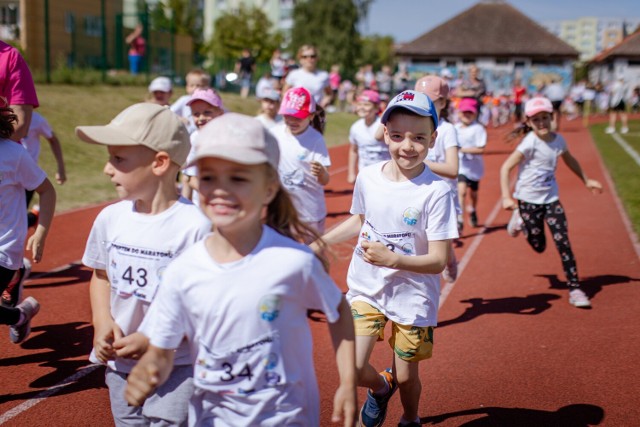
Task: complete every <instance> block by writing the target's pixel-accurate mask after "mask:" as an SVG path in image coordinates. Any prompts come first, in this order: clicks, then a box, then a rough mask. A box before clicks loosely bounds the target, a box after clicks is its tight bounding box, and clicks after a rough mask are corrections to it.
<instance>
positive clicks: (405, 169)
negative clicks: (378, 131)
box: [384, 112, 436, 179]
mask: <svg viewBox="0 0 640 427" xmlns="http://www.w3.org/2000/svg"><path fill="white" fill-rule="evenodd" d="M384 140H385V143H386V144H387V145H388V146H389V153H390V154H391V158H392V159H393V160H394V163H395V164H396V165H397V167H398V168H399V169H400V170H401V171H402V173H403V175H405V176H407V177H408V178H409V179H411V178H413V177H415V176H417V175H419V174H420V173H422V171H423V170H424V167H425V166H424V163H423V162H424V159H426V158H427V153H428V152H429V148H431V147H433V144H434V143H435V140H436V133H435V132H434V126H433V120H432V119H431V117H422V116H417V115H414V114H408V113H403V112H400V113H395V114H391V116H390V117H389V120H388V121H387V124H386V127H385V130H384Z"/></svg>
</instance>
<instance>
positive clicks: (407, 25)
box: [361, 0, 640, 42]
mask: <svg viewBox="0 0 640 427" xmlns="http://www.w3.org/2000/svg"><path fill="white" fill-rule="evenodd" d="M476 3H478V1H477V0H439V1H434V0H374V1H373V3H372V4H371V6H370V9H369V18H368V20H367V22H366V23H364V24H363V25H362V28H361V31H362V32H363V33H364V34H365V35H369V34H380V35H391V36H393V37H394V38H395V40H396V42H408V41H411V40H413V39H414V38H416V37H418V36H420V35H422V34H423V33H425V32H427V31H429V30H430V29H432V28H434V27H436V26H437V25H440V24H441V23H443V22H444V21H446V20H448V19H450V18H452V17H454V16H455V15H457V14H459V13H460V12H462V11H464V10H466V9H468V8H470V7H471V6H473V5H474V4H476ZM508 3H509V4H511V5H512V6H513V7H515V8H516V9H518V10H520V12H522V13H524V14H525V15H527V16H528V17H529V18H532V19H534V20H536V21H538V22H544V21H556V20H562V19H575V18H579V17H583V16H597V17H603V18H621V17H629V18H636V19H640V1H639V0H509V1H508Z"/></svg>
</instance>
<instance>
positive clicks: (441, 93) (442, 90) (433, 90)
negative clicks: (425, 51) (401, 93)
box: [416, 76, 449, 101]
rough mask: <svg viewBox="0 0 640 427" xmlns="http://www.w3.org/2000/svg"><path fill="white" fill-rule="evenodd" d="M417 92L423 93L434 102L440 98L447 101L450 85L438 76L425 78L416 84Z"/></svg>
mask: <svg viewBox="0 0 640 427" xmlns="http://www.w3.org/2000/svg"><path fill="white" fill-rule="evenodd" d="M416 91H417V92H422V93H424V94H425V95H427V96H428V97H429V98H431V100H432V101H436V100H438V99H440V98H445V99H446V98H447V97H448V96H449V85H448V84H447V82H446V81H445V80H444V79H441V78H440V77H438V76H424V77H421V78H420V79H419V80H418V81H417V82H416Z"/></svg>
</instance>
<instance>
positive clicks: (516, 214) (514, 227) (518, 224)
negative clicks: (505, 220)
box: [507, 209, 523, 237]
mask: <svg viewBox="0 0 640 427" xmlns="http://www.w3.org/2000/svg"><path fill="white" fill-rule="evenodd" d="M522 224H523V221H522V217H521V216H520V211H519V210H518V209H514V210H513V212H512V213H511V219H510V220H509V224H507V233H509V236H511V237H517V236H518V234H520V232H521V231H522Z"/></svg>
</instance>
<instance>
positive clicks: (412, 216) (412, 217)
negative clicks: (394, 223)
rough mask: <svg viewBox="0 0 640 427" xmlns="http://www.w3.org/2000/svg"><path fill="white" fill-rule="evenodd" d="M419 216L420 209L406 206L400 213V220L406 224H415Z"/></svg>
mask: <svg viewBox="0 0 640 427" xmlns="http://www.w3.org/2000/svg"><path fill="white" fill-rule="evenodd" d="M418 218H420V211H419V210H418V209H416V208H407V209H405V210H404V212H403V213H402V220H403V221H404V223H405V224H407V225H416V224H417V223H418Z"/></svg>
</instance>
